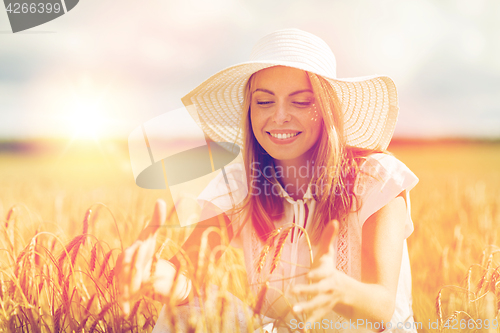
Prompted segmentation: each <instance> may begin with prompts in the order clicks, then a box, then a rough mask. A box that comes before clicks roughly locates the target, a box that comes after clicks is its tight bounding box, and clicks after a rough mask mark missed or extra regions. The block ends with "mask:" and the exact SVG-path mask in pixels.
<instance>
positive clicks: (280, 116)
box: [272, 103, 292, 125]
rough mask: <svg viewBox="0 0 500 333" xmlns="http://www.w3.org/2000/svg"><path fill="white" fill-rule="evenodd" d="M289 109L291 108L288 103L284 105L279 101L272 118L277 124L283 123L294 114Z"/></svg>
mask: <svg viewBox="0 0 500 333" xmlns="http://www.w3.org/2000/svg"><path fill="white" fill-rule="evenodd" d="M288 111H289V110H288V109H287V107H286V105H284V104H283V103H278V104H277V105H276V109H275V111H274V114H273V116H272V120H273V121H274V122H275V123H276V124H277V125H283V124H284V123H285V122H287V121H290V120H291V119H292V116H291V115H290V113H289V112H288Z"/></svg>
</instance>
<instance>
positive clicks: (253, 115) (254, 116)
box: [250, 109, 262, 139]
mask: <svg viewBox="0 0 500 333" xmlns="http://www.w3.org/2000/svg"><path fill="white" fill-rule="evenodd" d="M250 121H251V124H252V131H253V135H254V136H255V137H256V138H257V139H258V138H259V137H260V130H261V128H262V120H261V117H259V114H258V112H252V110H251V109H250Z"/></svg>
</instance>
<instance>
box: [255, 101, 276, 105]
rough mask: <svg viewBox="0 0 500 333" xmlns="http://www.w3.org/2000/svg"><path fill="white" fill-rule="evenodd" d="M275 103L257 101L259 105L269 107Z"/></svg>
mask: <svg viewBox="0 0 500 333" xmlns="http://www.w3.org/2000/svg"><path fill="white" fill-rule="evenodd" d="M273 103H274V102H273V101H257V105H269V104H273Z"/></svg>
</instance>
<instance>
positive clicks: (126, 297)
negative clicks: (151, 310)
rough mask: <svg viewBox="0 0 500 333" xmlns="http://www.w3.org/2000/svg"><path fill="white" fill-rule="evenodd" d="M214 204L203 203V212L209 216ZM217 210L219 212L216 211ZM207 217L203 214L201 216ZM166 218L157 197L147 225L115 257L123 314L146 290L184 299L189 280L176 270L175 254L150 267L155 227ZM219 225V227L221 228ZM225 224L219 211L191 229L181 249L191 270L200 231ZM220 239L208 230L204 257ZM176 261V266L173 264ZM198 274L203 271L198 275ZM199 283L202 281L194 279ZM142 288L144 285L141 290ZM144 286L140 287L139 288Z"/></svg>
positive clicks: (156, 295) (157, 295)
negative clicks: (128, 245) (139, 294)
mask: <svg viewBox="0 0 500 333" xmlns="http://www.w3.org/2000/svg"><path fill="white" fill-rule="evenodd" d="M215 209H216V207H215V206H213V205H212V204H210V203H209V204H207V205H206V206H205V209H204V211H203V214H211V215H209V216H212V215H213V214H212V213H214V211H213V210H215ZM217 213H219V212H217ZM205 216H207V215H205ZM165 218H166V204H165V202H164V201H163V200H158V201H157V202H156V205H155V210H154V213H153V217H152V219H151V221H150V223H149V224H148V226H147V227H146V228H145V229H144V230H143V231H142V232H141V233H140V235H139V237H138V238H137V240H136V241H135V242H134V243H133V244H132V245H131V246H130V247H128V248H127V249H125V251H123V252H122V253H121V254H120V256H119V257H118V259H117V262H116V266H115V274H116V277H117V285H118V289H119V297H120V304H121V305H122V309H123V310H124V312H125V313H128V312H129V311H130V301H131V300H132V299H133V298H134V296H135V295H137V294H138V293H141V292H142V291H144V292H146V293H147V294H148V295H150V296H151V297H153V298H155V299H157V300H160V301H163V302H165V301H167V300H169V299H170V298H171V297H174V298H175V299H176V300H177V301H178V302H180V301H182V300H183V299H186V298H187V297H188V295H189V293H191V292H192V291H191V289H192V288H191V281H190V280H189V279H188V278H187V277H186V275H185V274H179V273H177V271H178V270H179V268H180V266H181V265H180V264H179V254H178V255H177V256H174V258H173V259H172V260H171V261H168V260H164V259H159V260H158V261H157V263H156V267H155V268H154V269H152V264H153V256H154V253H155V244H156V234H157V232H158V230H159V228H160V227H161V226H162V225H163V223H164V221H165ZM221 224H222V228H221ZM228 225H229V219H228V218H227V216H225V214H224V215H223V213H222V212H220V214H219V215H216V216H214V217H212V218H210V219H207V220H205V221H201V222H199V223H198V225H197V226H196V227H195V228H194V230H193V232H192V233H191V235H190V236H189V238H188V239H187V240H186V241H185V242H184V244H183V246H182V248H183V250H184V252H185V253H187V254H188V256H189V260H190V261H191V262H192V264H193V265H194V268H195V271H196V270H197V269H198V267H197V265H198V254H199V249H200V242H201V240H202V237H203V232H204V231H205V230H207V228H208V227H215V228H217V229H218V230H219V231H220V230H224V228H227V226H228ZM228 229H229V231H230V232H228V234H229V235H228V241H230V239H231V238H232V232H231V228H228ZM221 242H222V238H221V237H220V235H219V233H217V232H210V233H209V234H208V236H207V248H206V253H205V255H206V257H208V256H209V255H210V253H211V251H212V249H214V248H215V247H216V246H217V245H220V244H221ZM221 255H222V252H221V251H219V252H218V253H217V254H216V255H215V259H216V260H218V259H219V258H220V256H221ZM176 264H177V265H176ZM176 276H177V282H176V283H175V286H176V288H175V290H171V289H172V287H173V285H174V279H175V278H176ZM200 276H201V277H203V276H204V274H201V275H200ZM198 282H199V283H202V282H203V281H198ZM144 287H146V288H145V289H144ZM143 289H144V290H143Z"/></svg>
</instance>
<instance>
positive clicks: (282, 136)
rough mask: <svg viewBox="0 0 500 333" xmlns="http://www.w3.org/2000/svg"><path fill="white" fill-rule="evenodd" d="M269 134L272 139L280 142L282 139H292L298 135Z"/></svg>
mask: <svg viewBox="0 0 500 333" xmlns="http://www.w3.org/2000/svg"><path fill="white" fill-rule="evenodd" d="M269 134H271V136H272V137H273V138H277V139H281V140H284V139H289V138H292V137H294V136H296V135H297V134H299V132H296V133H283V134H282V133H279V134H273V133H269Z"/></svg>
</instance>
